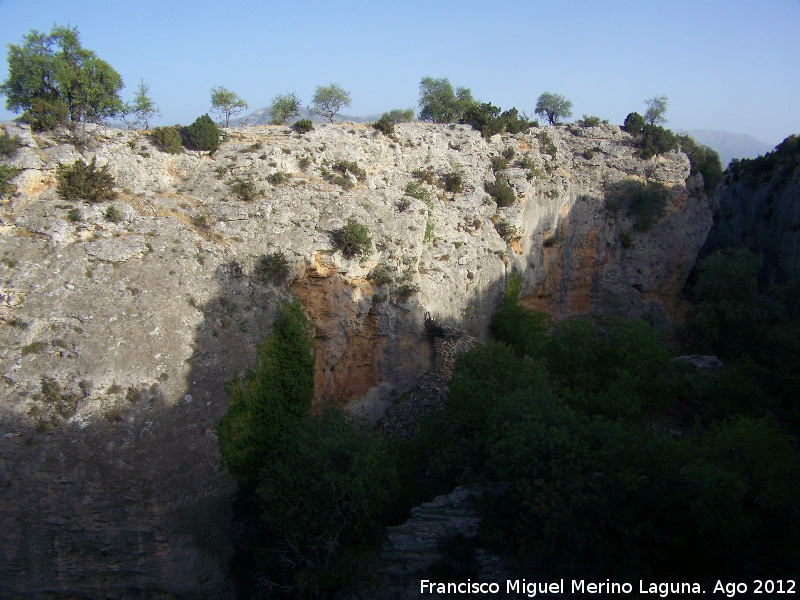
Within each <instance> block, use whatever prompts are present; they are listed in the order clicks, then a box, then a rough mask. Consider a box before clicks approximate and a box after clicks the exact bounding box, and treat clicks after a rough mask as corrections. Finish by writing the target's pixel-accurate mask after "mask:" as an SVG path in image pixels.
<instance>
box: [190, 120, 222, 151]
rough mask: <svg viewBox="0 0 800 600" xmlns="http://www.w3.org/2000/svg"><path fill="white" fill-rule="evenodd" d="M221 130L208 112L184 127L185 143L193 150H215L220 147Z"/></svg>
mask: <svg viewBox="0 0 800 600" xmlns="http://www.w3.org/2000/svg"><path fill="white" fill-rule="evenodd" d="M220 134H221V132H220V130H219V127H217V124H216V123H214V121H212V120H211V117H209V116H208V115H207V114H206V115H203V116H201V117H197V119H195V120H194V123H192V124H191V125H189V126H188V127H186V129H184V135H183V137H184V145H185V146H186V147H187V148H190V149H192V150H205V151H207V152H214V151H215V150H216V149H217V148H219V137H220Z"/></svg>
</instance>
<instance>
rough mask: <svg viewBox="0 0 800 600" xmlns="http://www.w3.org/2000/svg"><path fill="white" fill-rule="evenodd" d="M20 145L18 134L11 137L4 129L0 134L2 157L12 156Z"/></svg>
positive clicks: (0, 153)
mask: <svg viewBox="0 0 800 600" xmlns="http://www.w3.org/2000/svg"><path fill="white" fill-rule="evenodd" d="M20 146H22V141H21V140H20V139H19V136H17V135H15V136H14V137H11V136H10V135H8V132H6V131H4V132H3V135H0V156H2V157H3V158H14V155H15V154H16V153H17V150H19V148H20Z"/></svg>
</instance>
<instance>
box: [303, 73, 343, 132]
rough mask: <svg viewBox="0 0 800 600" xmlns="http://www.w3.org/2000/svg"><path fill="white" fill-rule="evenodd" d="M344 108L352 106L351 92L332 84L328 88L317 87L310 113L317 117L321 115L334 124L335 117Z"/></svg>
mask: <svg viewBox="0 0 800 600" xmlns="http://www.w3.org/2000/svg"><path fill="white" fill-rule="evenodd" d="M343 106H350V92H348V91H346V90H345V89H343V88H342V87H340V86H338V85H336V84H335V83H331V84H330V85H327V86H322V85H318V86H317V89H316V90H315V91H314V97H313V98H312V99H311V106H309V107H308V111H309V112H311V113H313V114H315V115H321V116H323V117H325V118H327V119H328V120H329V121H330V122H331V123H333V117H334V116H335V115H336V114H337V113H338V112H339V110H340V109H341V108H342V107H343Z"/></svg>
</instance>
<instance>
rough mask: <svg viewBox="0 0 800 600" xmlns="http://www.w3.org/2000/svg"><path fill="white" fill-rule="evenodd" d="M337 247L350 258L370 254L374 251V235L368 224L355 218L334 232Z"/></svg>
mask: <svg viewBox="0 0 800 600" xmlns="http://www.w3.org/2000/svg"><path fill="white" fill-rule="evenodd" d="M333 237H334V242H335V243H336V247H337V248H338V249H339V250H341V251H342V254H344V255H345V256H346V257H348V258H352V257H354V256H360V255H363V254H368V253H369V252H371V251H372V237H370V235H369V229H367V226H366V225H364V224H362V223H358V222H357V221H355V220H354V219H350V220H348V221H347V224H346V225H345V226H344V227H342V228H341V229H340V230H339V231H337V232H335V233H334V236H333Z"/></svg>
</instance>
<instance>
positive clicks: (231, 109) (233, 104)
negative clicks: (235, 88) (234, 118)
mask: <svg viewBox="0 0 800 600" xmlns="http://www.w3.org/2000/svg"><path fill="white" fill-rule="evenodd" d="M246 108H247V102H245V101H244V100H242V99H241V98H240V97H239V96H238V95H237V94H236V93H234V92H232V91H231V90H229V89H228V88H226V87H225V86H224V85H216V86H214V87H212V88H211V111H212V112H216V113H219V114H221V115H222V116H224V117H225V127H227V126H228V124H229V123H230V120H231V115H238V114H239V113H240V112H242V111H243V110H244V109H246Z"/></svg>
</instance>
